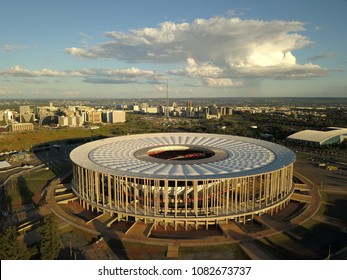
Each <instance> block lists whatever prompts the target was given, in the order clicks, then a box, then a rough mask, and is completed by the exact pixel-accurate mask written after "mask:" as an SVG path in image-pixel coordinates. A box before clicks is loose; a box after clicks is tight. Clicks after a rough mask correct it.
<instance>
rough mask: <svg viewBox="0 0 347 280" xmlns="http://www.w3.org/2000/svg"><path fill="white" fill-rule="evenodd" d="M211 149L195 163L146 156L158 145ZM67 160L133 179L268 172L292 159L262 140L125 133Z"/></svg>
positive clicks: (285, 151)
mask: <svg viewBox="0 0 347 280" xmlns="http://www.w3.org/2000/svg"><path fill="white" fill-rule="evenodd" d="M178 145H179V146H182V147H189V148H192V149H198V150H199V149H201V150H203V149H205V150H208V151H213V154H214V156H212V157H209V158H204V159H196V160H187V161H182V160H178V161H175V160H172V159H170V160H166V159H155V158H153V157H152V156H150V155H149V154H148V153H149V152H150V151H153V150H156V149H157V148H158V147H160V148H162V149H165V148H167V147H174V148H175V150H176V148H177V146H178ZM70 157H71V159H72V161H73V162H74V163H76V164H78V165H79V166H81V167H84V168H87V169H89V170H95V171H99V172H102V173H104V174H112V175H119V176H133V177H137V178H172V179H200V178H201V179H213V178H232V177H243V176H249V175H255V174H261V173H267V172H271V171H274V170H277V169H280V168H283V167H285V166H288V165H289V164H291V163H293V162H294V161H295V154H294V153H293V152H292V151H291V150H289V149H287V148H285V147H282V146H280V145H277V144H274V143H271V142H266V141H262V140H257V139H252V138H245V137H238V136H230V135H219V134H202V133H154V134H139V135H127V136H120V137H112V138H106V139H102V140H98V141H94V142H90V143H87V144H84V145H82V146H79V147H78V148H76V149H74V150H73V151H72V152H71V154H70Z"/></svg>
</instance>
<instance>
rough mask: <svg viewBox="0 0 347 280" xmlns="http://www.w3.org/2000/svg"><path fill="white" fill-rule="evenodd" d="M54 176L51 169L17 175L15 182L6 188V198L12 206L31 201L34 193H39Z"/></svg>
mask: <svg viewBox="0 0 347 280" xmlns="http://www.w3.org/2000/svg"><path fill="white" fill-rule="evenodd" d="M54 176H55V175H54V173H53V172H52V171H51V170H41V171H38V172H35V173H33V174H30V175H27V176H21V177H19V178H18V180H17V183H16V184H14V185H13V187H11V188H10V189H9V190H8V193H7V197H8V200H9V201H10V203H11V204H12V205H13V206H15V205H21V204H27V203H32V202H33V201H34V197H35V195H37V194H39V193H40V192H41V191H42V189H43V188H44V187H45V186H46V184H47V182H48V181H49V180H50V179H52V178H54Z"/></svg>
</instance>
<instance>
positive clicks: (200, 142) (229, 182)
mask: <svg viewBox="0 0 347 280" xmlns="http://www.w3.org/2000/svg"><path fill="white" fill-rule="evenodd" d="M70 157H71V159H72V162H73V186H72V189H73V191H74V193H75V194H76V196H77V197H78V198H79V200H80V202H81V204H82V205H83V206H84V207H85V208H87V209H90V210H97V211H100V212H108V213H111V214H116V215H118V217H119V219H126V220H129V219H133V220H143V221H144V222H153V223H154V224H155V225H157V224H158V223H161V224H162V225H163V226H164V228H166V226H167V225H168V224H170V225H171V226H172V227H173V228H175V229H177V227H178V226H181V227H183V228H185V229H188V227H191V226H194V227H195V228H198V227H199V226H206V228H208V226H209V225H215V224H218V223H227V222H228V221H230V220H234V219H236V220H243V221H245V220H246V219H248V218H253V216H254V215H256V214H261V213H264V212H268V211H273V210H274V209H275V210H276V209H280V208H282V207H284V206H285V205H286V204H287V203H288V202H289V199H290V196H291V194H292V193H293V190H294V187H293V179H292V178H293V164H294V161H295V154H294V153H293V152H292V151H290V150H289V149H287V148H285V147H282V146H280V145H277V144H274V143H270V142H266V141H261V140H257V139H251V138H245V137H237V136H230V135H219V134H201V133H156V134H140V135H127V136H121V137H113V138H107V139H102V140H98V141H94V142H90V143H87V144H84V145H82V146H79V147H77V148H76V149H74V150H73V151H72V152H71V154H70Z"/></svg>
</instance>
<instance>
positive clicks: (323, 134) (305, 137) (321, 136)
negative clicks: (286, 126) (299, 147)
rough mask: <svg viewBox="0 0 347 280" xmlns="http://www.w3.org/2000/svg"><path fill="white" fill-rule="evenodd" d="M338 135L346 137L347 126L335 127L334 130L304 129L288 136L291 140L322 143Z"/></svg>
mask: <svg viewBox="0 0 347 280" xmlns="http://www.w3.org/2000/svg"><path fill="white" fill-rule="evenodd" d="M337 136H340V137H343V136H345V137H346V136H347V128H334V129H333V130H328V131H318V130H303V131H299V132H296V133H294V134H292V135H289V136H288V137H287V138H288V139H291V140H300V141H308V142H314V143H317V144H320V145H322V144H324V142H326V141H327V140H329V139H331V138H334V137H337Z"/></svg>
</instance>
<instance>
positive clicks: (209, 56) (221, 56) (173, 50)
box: [66, 17, 327, 85]
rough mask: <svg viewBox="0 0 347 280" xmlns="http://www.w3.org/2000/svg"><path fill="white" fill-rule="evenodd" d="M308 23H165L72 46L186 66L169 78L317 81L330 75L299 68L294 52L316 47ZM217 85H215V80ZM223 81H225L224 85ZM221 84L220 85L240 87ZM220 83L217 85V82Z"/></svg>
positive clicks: (90, 53) (99, 54) (76, 51)
mask: <svg viewBox="0 0 347 280" xmlns="http://www.w3.org/2000/svg"><path fill="white" fill-rule="evenodd" d="M304 30H305V27H304V23H302V22H299V21H282V20H271V21H265V20H258V19H255V20H251V19H247V20H246V19H240V18H226V17H214V18H210V19H196V20H195V21H193V22H191V23H187V22H184V23H174V22H164V23H161V24H159V25H158V26H157V27H154V28H140V29H132V30H129V31H128V32H126V33H125V32H120V31H108V32H105V33H104V35H105V37H106V38H108V41H107V42H101V43H99V44H96V45H94V46H91V47H83V46H82V47H81V48H78V47H71V48H67V49H66V52H67V53H68V54H71V55H73V56H75V57H79V58H81V57H84V58H95V59H102V58H106V59H115V60H118V61H123V62H128V63H139V62H148V63H177V62H181V63H185V62H186V63H187V66H186V67H185V68H181V69H172V70H171V71H170V73H172V74H176V75H186V76H187V77H192V78H201V79H203V80H204V82H205V84H207V85H209V84H211V85H213V84H214V83H213V82H210V83H208V82H207V79H211V78H214V79H217V78H219V79H229V80H230V81H232V80H233V79H235V78H237V79H240V78H249V77H262V78H277V77H281V78H286V77H287V78H295V77H300V78H303V77H307V78H309V77H316V76H322V75H326V74H327V70H326V69H324V68H321V67H320V66H319V65H314V64H300V63H298V62H297V59H296V57H295V56H294V55H293V51H297V50H299V49H302V48H304V47H305V46H308V45H310V44H312V42H311V41H310V40H309V38H307V37H306V36H304V35H302V34H300V33H301V32H302V31H304ZM210 81H212V80H210ZM222 81H224V82H222ZM226 81H227V80H219V82H220V84H223V83H224V84H225V85H227V84H230V85H232V84H240V83H236V82H230V81H229V82H226ZM216 84H218V83H216Z"/></svg>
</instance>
